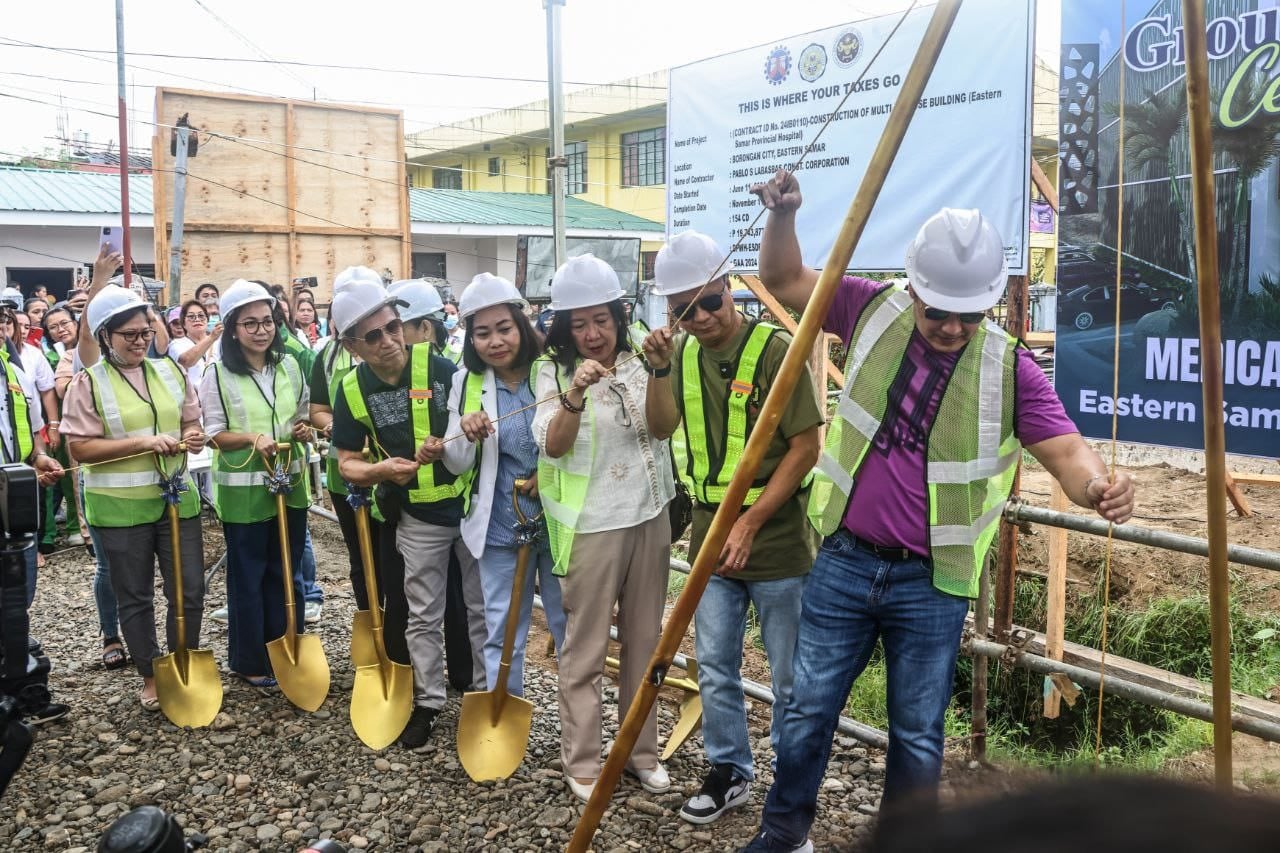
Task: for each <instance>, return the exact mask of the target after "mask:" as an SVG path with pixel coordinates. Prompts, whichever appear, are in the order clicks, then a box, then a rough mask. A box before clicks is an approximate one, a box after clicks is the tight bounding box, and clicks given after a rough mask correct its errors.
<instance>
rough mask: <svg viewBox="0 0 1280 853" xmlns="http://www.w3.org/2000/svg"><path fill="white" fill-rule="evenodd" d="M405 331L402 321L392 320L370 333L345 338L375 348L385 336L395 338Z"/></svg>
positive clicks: (371, 330)
mask: <svg viewBox="0 0 1280 853" xmlns="http://www.w3.org/2000/svg"><path fill="white" fill-rule="evenodd" d="M403 330H404V323H402V322H400V320H392V321H391V322H390V323H387V325H385V326H383V327H382V328H380V329H370V330H369V331H367V332H365V333H364V334H363V335H344V336H343V337H345V338H346V339H347V340H349V341H364V342H365V343H366V344H367V345H368V346H373V345H374V344H376V343H378V341H380V340H382V336H383V335H387V336H389V337H392V338H394V337H395V336H396V335H398V334H400V332H401V331H403Z"/></svg>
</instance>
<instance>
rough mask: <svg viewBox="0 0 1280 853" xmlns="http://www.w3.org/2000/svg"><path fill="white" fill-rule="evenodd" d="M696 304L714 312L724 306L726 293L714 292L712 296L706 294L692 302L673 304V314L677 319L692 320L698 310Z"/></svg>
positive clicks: (710, 312)
mask: <svg viewBox="0 0 1280 853" xmlns="http://www.w3.org/2000/svg"><path fill="white" fill-rule="evenodd" d="M694 306H697V307H698V308H701V309H702V310H703V311H706V312H707V313H708V314H714V313H716V312H717V311H719V310H720V309H721V308H722V307H724V293H723V292H721V293H713V294H711V295H710V296H704V297H702V298H701V299H695V300H694V301H692V302H685V303H683V304H681V305H672V306H671V316H673V317H675V318H676V319H677V320H692V319H693V318H694V315H695V314H696V312H695V311H694V310H693V308H694Z"/></svg>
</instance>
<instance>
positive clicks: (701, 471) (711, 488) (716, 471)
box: [680, 323, 778, 506]
mask: <svg viewBox="0 0 1280 853" xmlns="http://www.w3.org/2000/svg"><path fill="white" fill-rule="evenodd" d="M777 331H778V327H777V326H772V325H770V324H768V323H756V324H755V325H754V327H753V328H752V329H751V331H750V332H749V333H748V335H747V336H746V338H745V339H744V340H743V343H742V349H741V350H740V351H739V352H738V366H737V370H736V371H735V372H734V376H733V380H732V382H731V384H730V386H729V392H728V396H727V399H726V405H725V414H724V447H723V448H722V449H721V452H720V453H719V455H718V456H717V457H716V458H714V459H713V458H712V457H711V451H710V447H709V445H710V436H709V435H708V434H707V418H708V417H709V416H711V415H712V414H713V413H709V412H707V410H706V406H705V401H704V399H703V396H702V368H701V365H700V364H699V361H700V355H701V353H702V347H701V345H700V344H699V343H698V340H697V339H696V338H694V337H693V336H692V335H690V336H689V337H688V338H686V339H685V344H684V348H683V350H682V351H681V363H680V387H681V394H682V396H683V398H684V412H683V414H684V418H683V420H684V434H685V437H686V453H687V454H688V460H687V463H686V469H685V470H686V472H687V474H688V477H689V479H690V480H691V481H692V491H693V496H694V498H695V499H696V500H697V501H698V503H701V504H709V505H717V504H719V503H720V502H721V501H722V500H724V495H725V492H727V491H728V487H729V481H730V480H731V479H733V472H734V471H735V470H737V467H738V463H739V462H741V461H742V450H743V448H744V447H745V446H746V440H747V403H748V402H749V401H750V399H751V393H752V391H753V390H754V389H755V385H756V373H757V369H758V366H759V363H760V357H761V356H762V355H763V354H764V350H765V347H766V346H767V345H768V343H769V339H770V338H771V337H772V336H773V334H774V333H775V332H777ZM764 489H765V487H764V486H763V485H759V486H752V487H751V488H750V489H748V490H747V495H746V498H745V499H744V500H743V503H742V505H743V506H751V505H752V504H754V503H755V502H756V501H757V500H759V499H760V495H762V494H764Z"/></svg>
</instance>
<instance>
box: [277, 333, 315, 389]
mask: <svg viewBox="0 0 1280 853" xmlns="http://www.w3.org/2000/svg"><path fill="white" fill-rule="evenodd" d="M280 339H281V340H282V341H283V342H284V351H285V353H286V354H287V355H290V356H292V357H293V358H294V360H295V361H297V362H298V367H299V368H300V369H301V370H302V375H303V376H304V377H309V376H310V375H311V368H312V367H313V366H314V365H315V363H316V351H315V350H313V349H312V348H311V347H309V346H307V345H306V344H305V343H303V342H302V341H301V340H299V339H298V336H297V335H295V334H293V333H292V332H290V331H289V330H288V329H286V328H285V327H284V326H281V327H280Z"/></svg>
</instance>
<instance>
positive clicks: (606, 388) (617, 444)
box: [533, 352, 676, 533]
mask: <svg viewBox="0 0 1280 853" xmlns="http://www.w3.org/2000/svg"><path fill="white" fill-rule="evenodd" d="M623 359H626V362H625V363H623ZM618 362H619V366H618V369H617V372H616V375H615V376H609V377H606V378H604V379H601V380H600V381H599V382H597V383H596V384H595V385H592V386H591V387H590V388H588V389H587V394H588V395H589V398H590V400H591V405H590V407H588V410H587V413H586V414H584V415H583V416H582V418H581V420H580V423H579V426H578V437H577V439H576V440H575V442H574V445H573V449H572V450H570V451H569V452H570V453H591V454H592V464H591V479H590V480H589V481H588V483H587V499H586V505H585V506H584V507H583V508H582V514H581V515H580V516H579V517H578V526H577V528H576V530H577V532H578V533H600V532H602V531H605V530H620V529H622V528H626V527H634V526H636V525H637V524H641V523H643V522H645V521H648V520H649V519H651V518H654V517H655V516H657V514H658V513H660V512H665V511H666V508H667V504H668V503H670V501H671V499H672V498H674V497H675V494H676V487H675V481H674V478H673V476H672V471H671V447H670V443H669V442H668V441H666V440H665V439H663V440H658V439H656V438H654V437H653V434H652V433H650V432H649V424H648V421H647V420H646V418H645V412H644V400H645V393H646V391H647V389H648V387H649V374H648V373H646V372H645V370H644V368H643V367H642V366H641V363H640V359H638V358H631V357H630V356H629V354H628V353H625V352H623V353H619V354H618ZM557 370H560V368H559V366H558V365H556V364H554V363H553V362H551V361H549V360H548V361H544V362H540V363H539V367H538V376H537V384H536V386H535V387H536V390H537V396H538V399H539V400H544V399H545V398H548V397H549V398H550V399H546V401H545V402H543V403H541V404H540V405H539V406H538V413H537V415H536V416H535V417H534V420H533V438H534V441H536V442H537V443H538V452H539V453H546V452H547V429H548V428H549V427H550V425H551V419H552V418H553V417H555V415H556V413H557V412H560V411H563V410H562V408H561V406H560V398H559V396H558V395H559V391H560V387H561V385H563V387H565V388H568V387H569V386H570V385H571V384H572V383H571V380H570V378H568V377H566V376H564V374H563V372H561V374H560V377H559V380H560V381H559V384H557V381H556V379H557V377H556V375H555V372H556V371H557ZM587 415H591V417H592V418H593V419H594V426H595V447H594V448H593V447H592V446H591V434H592V430H591V423H590V422H589V420H588V417H587Z"/></svg>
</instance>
